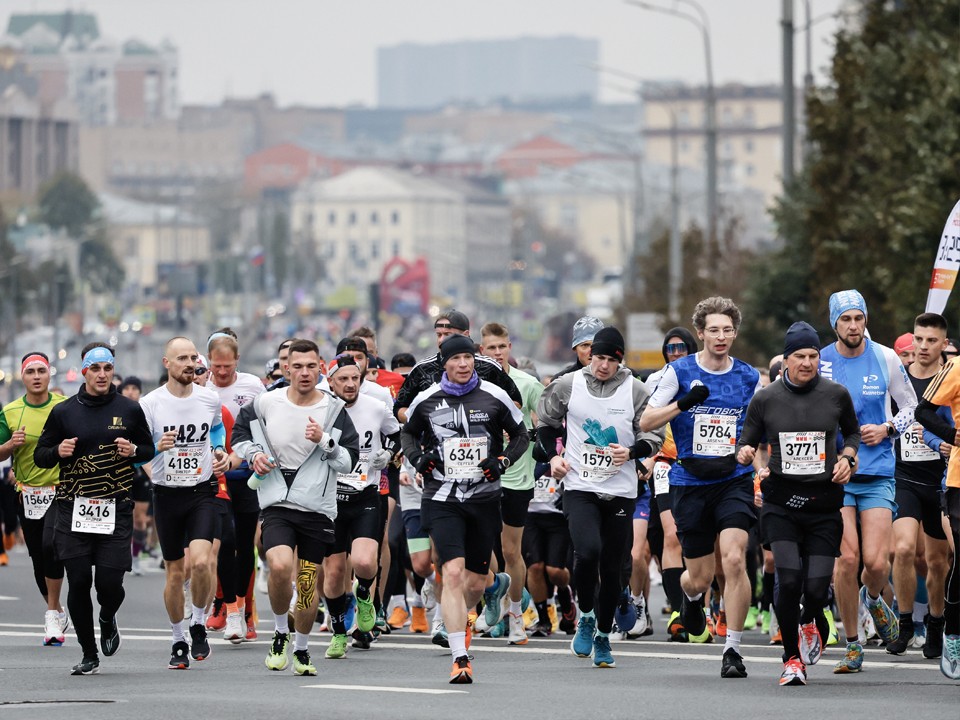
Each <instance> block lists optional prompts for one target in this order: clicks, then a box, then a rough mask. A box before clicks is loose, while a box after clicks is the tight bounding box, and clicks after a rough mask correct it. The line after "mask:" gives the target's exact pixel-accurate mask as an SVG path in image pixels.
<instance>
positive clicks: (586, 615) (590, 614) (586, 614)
mask: <svg viewBox="0 0 960 720" xmlns="http://www.w3.org/2000/svg"><path fill="white" fill-rule="evenodd" d="M580 617H584V618H593V619H594V620H596V619H597V616H596V614H594V612H593V610H587V611H586V612H584V611H583V610H581V611H580Z"/></svg>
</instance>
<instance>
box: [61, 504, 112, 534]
mask: <svg viewBox="0 0 960 720" xmlns="http://www.w3.org/2000/svg"><path fill="white" fill-rule="evenodd" d="M116 524H117V503H116V501H114V500H113V499H110V500H97V499H94V498H85V497H77V498H76V499H75V500H74V501H73V523H72V524H71V528H72V529H73V531H74V532H82V533H93V534H95V535H112V534H113V529H114V528H115V527H116Z"/></svg>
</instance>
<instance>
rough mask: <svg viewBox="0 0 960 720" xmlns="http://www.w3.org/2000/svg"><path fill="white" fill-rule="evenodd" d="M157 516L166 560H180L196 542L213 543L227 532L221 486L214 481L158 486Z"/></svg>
mask: <svg viewBox="0 0 960 720" xmlns="http://www.w3.org/2000/svg"><path fill="white" fill-rule="evenodd" d="M153 517H154V522H156V524H157V539H158V540H159V541H160V552H161V554H162V555H163V559H164V560H179V559H180V558H182V557H183V549H184V548H185V547H188V546H189V545H190V543H191V542H192V541H194V540H207V541H209V542H213V541H214V539H219V538H220V533H221V532H222V531H223V523H222V522H221V521H220V506H219V504H218V501H217V486H216V485H211V484H210V483H203V484H202V485H201V486H198V487H196V488H169V487H164V486H161V485H155V486H154V488H153Z"/></svg>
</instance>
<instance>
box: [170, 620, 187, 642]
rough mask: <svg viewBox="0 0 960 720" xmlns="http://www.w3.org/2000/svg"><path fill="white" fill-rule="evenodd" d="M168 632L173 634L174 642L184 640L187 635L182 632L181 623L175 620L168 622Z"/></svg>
mask: <svg viewBox="0 0 960 720" xmlns="http://www.w3.org/2000/svg"><path fill="white" fill-rule="evenodd" d="M170 632H171V634H172V635H173V641H174V642H186V641H187V636H186V635H185V634H184V632H183V623H182V622H175V623H170Z"/></svg>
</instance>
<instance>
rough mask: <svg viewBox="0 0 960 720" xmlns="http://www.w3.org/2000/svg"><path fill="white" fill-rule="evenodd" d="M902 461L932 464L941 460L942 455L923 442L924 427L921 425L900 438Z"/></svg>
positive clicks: (917, 425)
mask: <svg viewBox="0 0 960 720" xmlns="http://www.w3.org/2000/svg"><path fill="white" fill-rule="evenodd" d="M900 459H901V460H903V461H904V462H930V461H931V460H939V459H940V453H938V452H937V451H936V450H934V449H933V448H932V447H930V446H929V445H927V444H926V443H925V442H923V426H921V425H920V424H919V423H916V424H914V425H913V426H911V427H910V428H909V429H908V430H907V431H906V432H904V433H903V435H901V436H900Z"/></svg>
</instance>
